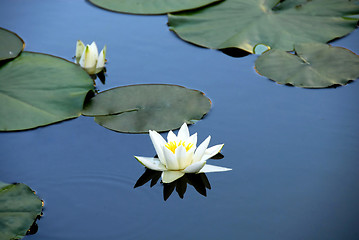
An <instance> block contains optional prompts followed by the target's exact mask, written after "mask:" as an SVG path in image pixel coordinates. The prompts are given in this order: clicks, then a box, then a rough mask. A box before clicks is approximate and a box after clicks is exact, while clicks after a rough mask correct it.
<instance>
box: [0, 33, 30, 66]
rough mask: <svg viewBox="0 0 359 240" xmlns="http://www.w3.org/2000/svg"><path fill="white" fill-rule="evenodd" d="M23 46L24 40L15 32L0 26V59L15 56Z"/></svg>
mask: <svg viewBox="0 0 359 240" xmlns="http://www.w3.org/2000/svg"><path fill="white" fill-rule="evenodd" d="M24 46H25V43H24V41H23V40H22V39H21V38H20V37H19V36H18V35H17V34H16V33H13V32H11V31H9V30H6V29H4V28H1V27H0V61H3V60H7V59H12V58H16V57H17V56H18V55H19V54H20V53H21V52H22V50H24Z"/></svg>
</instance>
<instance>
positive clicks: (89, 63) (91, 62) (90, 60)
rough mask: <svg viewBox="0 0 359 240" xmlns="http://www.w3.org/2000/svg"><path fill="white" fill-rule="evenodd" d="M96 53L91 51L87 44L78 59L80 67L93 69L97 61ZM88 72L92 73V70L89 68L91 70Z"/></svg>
mask: <svg viewBox="0 0 359 240" xmlns="http://www.w3.org/2000/svg"><path fill="white" fill-rule="evenodd" d="M96 55H97V53H96V54H95V53H94V52H92V51H91V48H90V46H88V45H87V46H86V48H85V50H84V52H83V53H82V56H81V59H80V65H81V67H83V68H85V69H95V67H96V62H97V56H96ZM88 72H89V71H88ZM89 73H90V74H94V70H91V72H89Z"/></svg>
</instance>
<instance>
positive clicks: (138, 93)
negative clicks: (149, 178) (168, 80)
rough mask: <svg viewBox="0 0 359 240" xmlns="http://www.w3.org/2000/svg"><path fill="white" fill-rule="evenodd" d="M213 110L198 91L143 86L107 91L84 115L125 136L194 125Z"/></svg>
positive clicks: (160, 85)
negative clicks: (124, 133)
mask: <svg viewBox="0 0 359 240" xmlns="http://www.w3.org/2000/svg"><path fill="white" fill-rule="evenodd" d="M210 108H211V101H210V100H209V99H208V98H207V97H205V96H204V94H203V93H202V92H200V91H197V90H192V89H188V88H184V87H181V86H177V85H166V84H141V85H131V86H124V87H118V88H114V89H110V90H107V91H104V92H102V93H100V94H98V95H96V96H95V97H94V98H92V99H91V100H90V101H89V103H88V104H86V106H85V108H84V111H83V115H86V116H95V121H96V122H97V123H98V124H100V125H101V126H104V127H106V128H108V129H111V130H114V131H118V132H126V133H146V132H148V130H156V131H158V132H162V131H168V130H171V129H176V128H179V127H180V126H181V125H182V124H183V123H184V122H186V123H188V124H193V123H194V122H196V121H198V120H200V119H201V118H202V117H203V116H204V115H205V114H206V113H207V112H208V111H209V110H210Z"/></svg>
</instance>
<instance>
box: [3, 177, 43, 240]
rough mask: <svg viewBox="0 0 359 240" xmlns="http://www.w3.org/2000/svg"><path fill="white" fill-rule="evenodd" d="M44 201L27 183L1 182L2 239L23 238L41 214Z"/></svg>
mask: <svg viewBox="0 0 359 240" xmlns="http://www.w3.org/2000/svg"><path fill="white" fill-rule="evenodd" d="M41 210H42V201H41V200H40V199H39V198H38V197H37V196H36V195H35V194H34V192H33V191H32V190H31V189H30V188H29V187H28V186H26V185H25V184H22V183H16V184H6V183H3V182H0V229H1V231H0V239H3V240H10V239H21V238H23V237H24V236H25V235H26V232H27V231H28V230H29V228H30V227H31V225H32V224H33V223H34V221H35V220H36V218H37V216H39V215H40V214H41Z"/></svg>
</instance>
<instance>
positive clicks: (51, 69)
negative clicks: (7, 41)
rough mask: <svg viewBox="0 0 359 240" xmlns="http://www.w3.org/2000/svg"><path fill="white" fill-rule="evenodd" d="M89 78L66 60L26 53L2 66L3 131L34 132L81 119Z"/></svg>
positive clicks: (0, 120)
mask: <svg viewBox="0 0 359 240" xmlns="http://www.w3.org/2000/svg"><path fill="white" fill-rule="evenodd" d="M92 89H93V81H92V79H91V78H90V76H89V75H88V74H87V73H86V72H85V71H84V70H83V69H82V68H81V67H80V66H78V65H76V64H74V63H71V62H69V61H67V60H65V59H61V58H58V57H54V56H50V55H46V54H40V53H31V52H23V53H22V54H21V55H20V56H19V57H17V58H15V59H14V60H12V61H10V62H7V63H5V64H4V65H1V66H0V102H1V105H0V116H1V118H0V131H15V130H24V129H30V128H35V127H39V126H44V125H47V124H51V123H55V122H59V121H62V120H65V119H69V118H74V117H78V116H79V115H80V113H81V111H82V108H83V103H84V100H85V97H86V94H87V93H88V91H90V90H92Z"/></svg>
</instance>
